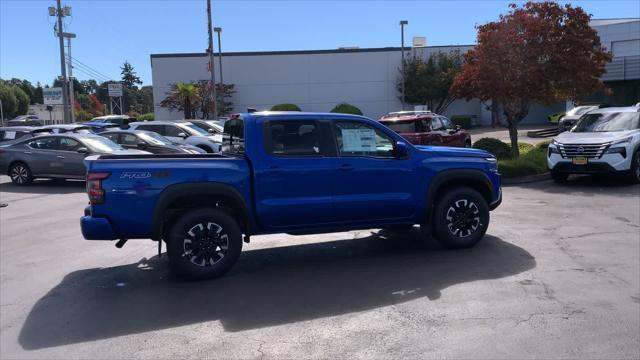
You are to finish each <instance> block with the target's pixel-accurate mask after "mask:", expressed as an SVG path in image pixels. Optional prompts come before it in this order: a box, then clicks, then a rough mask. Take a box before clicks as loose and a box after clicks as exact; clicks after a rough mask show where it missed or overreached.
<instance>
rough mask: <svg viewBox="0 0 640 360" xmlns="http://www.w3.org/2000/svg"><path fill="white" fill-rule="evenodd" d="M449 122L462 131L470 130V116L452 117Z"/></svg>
mask: <svg viewBox="0 0 640 360" xmlns="http://www.w3.org/2000/svg"><path fill="white" fill-rule="evenodd" d="M450 120H451V121H452V122H453V123H454V124H455V125H460V127H461V128H463V129H471V116H469V115H453V116H452V117H451V119H450Z"/></svg>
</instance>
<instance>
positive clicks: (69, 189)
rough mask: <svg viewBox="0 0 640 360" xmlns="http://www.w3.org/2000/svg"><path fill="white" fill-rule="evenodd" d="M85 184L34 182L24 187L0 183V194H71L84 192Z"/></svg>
mask: <svg viewBox="0 0 640 360" xmlns="http://www.w3.org/2000/svg"><path fill="white" fill-rule="evenodd" d="M86 191H87V190H86V188H85V182H84V181H79V180H34V181H33V183H32V184H30V185H25V186H18V185H14V184H13V183H11V182H5V183H0V192H5V193H20V194H47V195H48V194H71V193H81V192H86Z"/></svg>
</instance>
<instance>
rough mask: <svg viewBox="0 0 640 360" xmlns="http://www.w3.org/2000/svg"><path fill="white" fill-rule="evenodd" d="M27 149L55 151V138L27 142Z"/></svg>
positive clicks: (42, 138)
mask: <svg viewBox="0 0 640 360" xmlns="http://www.w3.org/2000/svg"><path fill="white" fill-rule="evenodd" d="M27 145H29V147H31V148H34V149H38V150H56V148H57V146H56V145H57V144H56V138H53V137H41V138H37V139H36V140H33V141H29V142H28V143H27Z"/></svg>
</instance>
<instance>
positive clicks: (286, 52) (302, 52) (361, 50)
mask: <svg viewBox="0 0 640 360" xmlns="http://www.w3.org/2000/svg"><path fill="white" fill-rule="evenodd" d="M465 46H475V45H468V44H465V45H437V46H426V48H428V49H429V48H444V47H465ZM406 49H411V47H409V46H408V47H406ZM400 50H401V48H400V47H399V46H398V47H381V48H344V49H331V50H282V51H237V52H223V53H222V56H258V55H305V54H336V53H364V52H386V51H400ZM215 55H216V56H217V55H218V54H215ZM203 56H207V53H168V54H151V58H152V59H155V58H170V57H203Z"/></svg>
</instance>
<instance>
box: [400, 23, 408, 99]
mask: <svg viewBox="0 0 640 360" xmlns="http://www.w3.org/2000/svg"><path fill="white" fill-rule="evenodd" d="M407 24H409V22H408V21H407V20H400V51H401V52H402V110H404V83H405V82H406V81H407V78H406V76H405V71H404V26H405V25H407Z"/></svg>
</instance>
